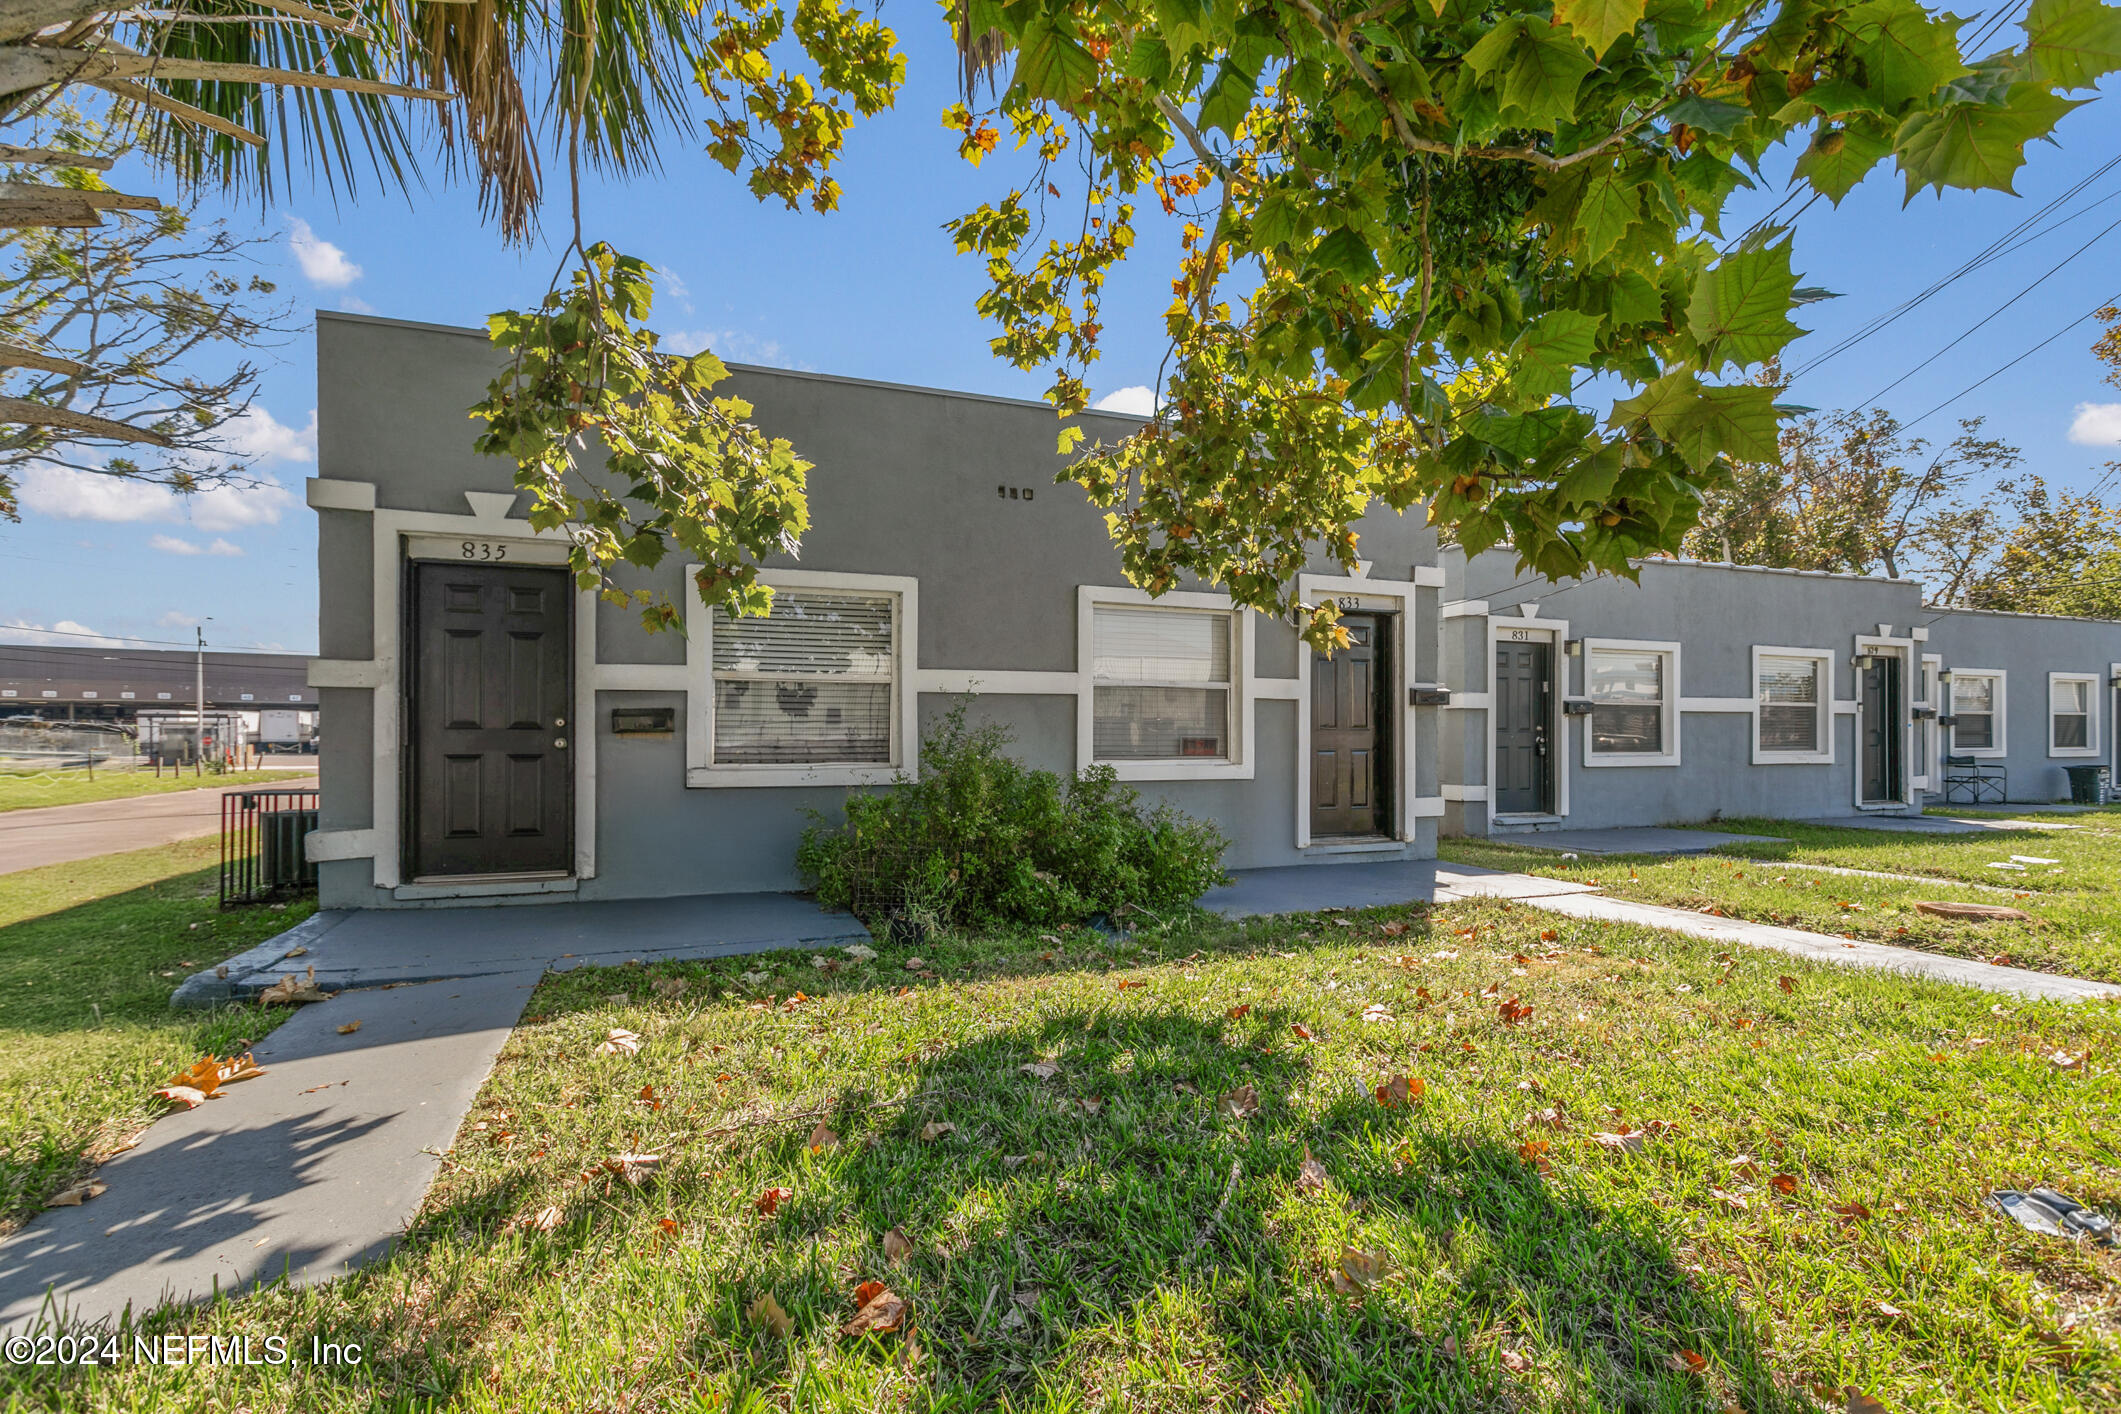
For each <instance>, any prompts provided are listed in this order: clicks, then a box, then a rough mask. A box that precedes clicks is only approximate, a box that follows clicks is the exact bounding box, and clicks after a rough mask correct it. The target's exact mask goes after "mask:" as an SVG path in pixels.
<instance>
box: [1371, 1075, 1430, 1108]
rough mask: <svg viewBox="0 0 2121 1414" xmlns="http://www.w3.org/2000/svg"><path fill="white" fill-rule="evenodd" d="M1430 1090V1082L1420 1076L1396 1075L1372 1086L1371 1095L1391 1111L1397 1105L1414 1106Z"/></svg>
mask: <svg viewBox="0 0 2121 1414" xmlns="http://www.w3.org/2000/svg"><path fill="white" fill-rule="evenodd" d="M1428 1088H1429V1082H1428V1081H1426V1080H1423V1079H1422V1078H1421V1077H1420V1076H1418V1075H1395V1076H1390V1077H1388V1078H1386V1079H1385V1080H1382V1081H1379V1082H1378V1083H1377V1084H1376V1085H1374V1086H1372V1087H1371V1088H1370V1093H1371V1094H1373V1095H1375V1096H1376V1097H1377V1103H1378V1104H1380V1105H1383V1106H1384V1107H1385V1108H1386V1109H1391V1108H1393V1107H1394V1106H1395V1105H1411V1104H1413V1103H1414V1102H1415V1101H1416V1100H1418V1099H1420V1098H1421V1096H1422V1092H1423V1091H1425V1090H1427V1089H1428Z"/></svg>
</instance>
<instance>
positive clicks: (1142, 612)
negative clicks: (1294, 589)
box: [1076, 586, 1252, 781]
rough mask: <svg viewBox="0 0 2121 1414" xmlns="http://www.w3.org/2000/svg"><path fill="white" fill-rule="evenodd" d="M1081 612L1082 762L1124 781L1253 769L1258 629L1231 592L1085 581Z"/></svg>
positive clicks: (1078, 753)
mask: <svg viewBox="0 0 2121 1414" xmlns="http://www.w3.org/2000/svg"><path fill="white" fill-rule="evenodd" d="M1078 611H1079V615H1080V618H1079V622H1078V624H1077V635H1078V651H1079V655H1080V658H1081V674H1082V675H1081V678H1080V687H1079V688H1078V702H1077V709H1076V710H1077V718H1076V746H1077V751H1076V756H1077V760H1078V761H1080V762H1081V763H1082V764H1084V765H1086V766H1089V765H1097V766H1110V767H1111V768H1112V769H1113V771H1114V773H1115V774H1116V775H1118V776H1119V777H1120V779H1122V780H1135V781H1160V780H1198V779H1210V778H1218V777H1224V778H1228V777H1249V776H1250V775H1251V771H1252V765H1251V761H1250V760H1249V757H1250V752H1249V750H1248V748H1247V741H1248V736H1247V732H1246V729H1245V728H1246V717H1247V713H1248V712H1249V711H1250V708H1251V704H1250V702H1249V700H1248V697H1249V694H1248V691H1247V685H1248V683H1249V680H1250V668H1249V664H1250V661H1251V626H1250V622H1249V620H1248V618H1247V616H1245V615H1243V614H1240V613H1238V612H1237V611H1235V610H1234V609H1232V608H1231V606H1230V601H1229V599H1228V598H1227V597H1226V596H1224V595H1220V594H1200V593H1187V592H1177V593H1170V594H1166V595H1164V596H1163V597H1162V598H1160V599H1151V598H1150V597H1149V596H1148V595H1146V594H1143V593H1140V592H1139V591H1130V590H1119V589H1098V588H1092V587H1089V586H1085V587H1084V588H1083V589H1082V591H1081V599H1080V602H1079V605H1078Z"/></svg>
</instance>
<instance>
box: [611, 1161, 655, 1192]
mask: <svg viewBox="0 0 2121 1414" xmlns="http://www.w3.org/2000/svg"><path fill="white" fill-rule="evenodd" d="M662 1165H663V1156H662V1155H661V1154H618V1155H614V1156H613V1157H611V1158H608V1159H606V1160H604V1167H605V1169H606V1170H607V1171H608V1172H611V1173H615V1174H617V1175H618V1176H619V1177H620V1178H623V1179H625V1180H626V1181H627V1182H628V1183H630V1184H632V1185H633V1186H634V1187H636V1188H638V1187H640V1186H641V1185H642V1184H643V1183H646V1182H647V1181H648V1176H649V1175H650V1174H652V1173H654V1172H655V1171H656V1170H657V1169H658V1168H661V1167H662Z"/></svg>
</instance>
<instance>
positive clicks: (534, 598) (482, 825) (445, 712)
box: [406, 563, 581, 879]
mask: <svg viewBox="0 0 2121 1414" xmlns="http://www.w3.org/2000/svg"><path fill="white" fill-rule="evenodd" d="M412 582H413V583H412V605H413V620H412V622H413V632H412V651H413V666H412V671H411V672H410V673H409V674H408V678H409V680H410V681H411V683H412V685H413V686H412V701H411V703H410V704H409V706H410V711H411V723H412V731H411V741H412V789H411V791H410V792H409V799H408V809H407V812H406V818H407V827H408V828H407V831H406V837H407V838H408V839H409V840H411V842H412V851H411V853H412V858H411V861H410V864H411V872H412V876H413V877H414V878H416V879H417V878H431V877H435V876H446V875H460V874H521V873H554V872H566V871H569V870H571V869H572V868H573V867H574V790H573V780H574V777H573V771H572V768H571V766H570V764H569V762H570V753H569V752H568V750H567V738H568V736H569V735H570V732H571V731H579V730H581V728H580V726H574V727H572V728H570V724H569V722H568V720H567V719H568V717H569V715H570V707H569V702H568V697H569V686H570V683H569V679H570V676H571V675H570V672H569V664H570V660H571V658H572V648H571V644H570V641H569V640H570V634H569V622H570V620H569V606H570V601H571V599H572V598H573V595H572V593H571V592H570V590H569V588H568V583H567V573H566V571H565V570H561V569H547V568H542V567H531V566H506V567H504V566H499V565H459V564H453V563H437V564H428V563H419V564H415V565H414V566H413V573H412Z"/></svg>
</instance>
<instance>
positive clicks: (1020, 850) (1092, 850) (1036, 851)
mask: <svg viewBox="0 0 2121 1414" xmlns="http://www.w3.org/2000/svg"><path fill="white" fill-rule="evenodd" d="M1008 741H1009V734H1008V732H1006V731H1005V730H1004V729H1002V728H1001V727H999V726H992V725H990V726H985V727H980V728H976V729H968V728H967V727H966V726H965V720H964V709H963V707H959V708H957V709H955V710H953V711H952V712H951V713H950V714H949V716H947V717H946V718H944V719H943V721H942V722H941V723H940V724H939V725H938V726H937V727H936V729H935V730H934V732H933V733H932V734H931V735H930V736H929V737H928V738H927V739H926V740H925V741H924V742H922V744H921V773H920V778H919V779H918V780H906V779H901V780H900V781H899V783H898V784H897V785H896V786H895V787H893V788H892V789H891V790H890V791H888V792H881V793H875V794H871V793H862V794H856V795H850V796H849V797H848V799H847V814H846V820H845V822H844V823H842V824H839V825H834V824H832V823H830V822H829V821H827V820H826V819H825V818H824V817H823V816H821V815H818V814H816V813H815V812H812V820H813V823H812V825H811V826H810V828H808V829H807V830H805V831H804V832H803V842H802V845H801V846H800V847H799V848H798V850H797V851H796V864H797V867H798V868H800V869H801V870H802V872H803V876H804V877H805V878H806V879H807V880H809V881H810V884H811V886H812V887H813V888H814V889H815V890H816V891H817V896H818V901H819V902H820V903H822V904H824V905H825V906H827V907H828V908H845V909H848V910H850V911H851V912H852V913H854V915H855V916H856V917H858V918H860V919H861V920H862V921H863V922H864V923H867V924H870V925H872V926H876V925H879V924H881V925H884V926H885V927H887V928H889V929H891V931H893V932H898V931H900V926H899V925H901V924H910V925H911V927H912V928H913V929H914V930H915V931H916V932H926V931H932V930H933V929H935V928H939V927H991V926H997V925H1009V924H1017V925H1030V926H1052V925H1055V924H1059V923H1073V922H1079V921H1081V920H1083V919H1085V918H1088V917H1089V916H1090V915H1092V914H1096V913H1103V914H1106V915H1109V916H1110V917H1112V918H1113V919H1115V920H1121V921H1126V920H1130V919H1134V918H1138V917H1139V916H1140V915H1141V914H1143V913H1146V914H1148V915H1149V916H1150V917H1152V918H1168V917H1170V916H1172V915H1174V914H1176V913H1179V912H1182V911H1184V910H1185V909H1186V908H1187V907H1188V906H1189V905H1190V904H1192V903H1193V901H1194V900H1195V899H1198V898H1199V897H1200V896H1201V895H1202V894H1204V893H1206V892H1207V891H1208V890H1209V889H1210V888H1213V887H1214V886H1215V885H1217V884H1219V883H1222V882H1223V881H1224V878H1225V876H1224V874H1223V872H1222V867H1221V865H1220V864H1219V862H1218V861H1219V860H1220V859H1221V858H1222V852H1223V848H1224V846H1225V845H1226V844H1227V841H1226V840H1224V838H1223V836H1222V832H1221V831H1220V830H1218V829H1216V828H1215V827H1214V826H1213V825H1210V824H1208V823H1206V822H1204V821H1200V820H1195V819H1192V818H1191V817H1189V816H1187V815H1184V814H1181V813H1180V812H1178V811H1175V810H1172V809H1170V808H1169V807H1168V806H1159V807H1158V808H1156V809H1155V810H1151V811H1148V812H1146V813H1145V812H1144V811H1143V810H1142V808H1141V803H1140V797H1139V796H1138V795H1137V794H1136V792H1135V791H1133V790H1132V789H1130V788H1128V787H1126V786H1123V785H1121V784H1120V783H1119V782H1118V781H1117V780H1115V779H1114V777H1113V774H1112V769H1111V768H1110V767H1109V766H1097V767H1092V768H1091V769H1090V770H1089V771H1086V772H1084V773H1083V774H1081V775H1079V776H1075V777H1073V778H1066V779H1064V778H1063V777H1061V776H1058V775H1055V774H1054V773H1053V772H1051V771H1037V770H1033V769H1031V768H1030V767H1028V766H1025V765H1024V764H1023V763H1022V762H1020V761H1018V760H1016V759H1015V758H1013V757H1011V756H1009V755H1008V754H1007V753H1006V752H1005V751H1004V750H1003V748H1004V747H1005V746H1006V745H1007V744H1008Z"/></svg>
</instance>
